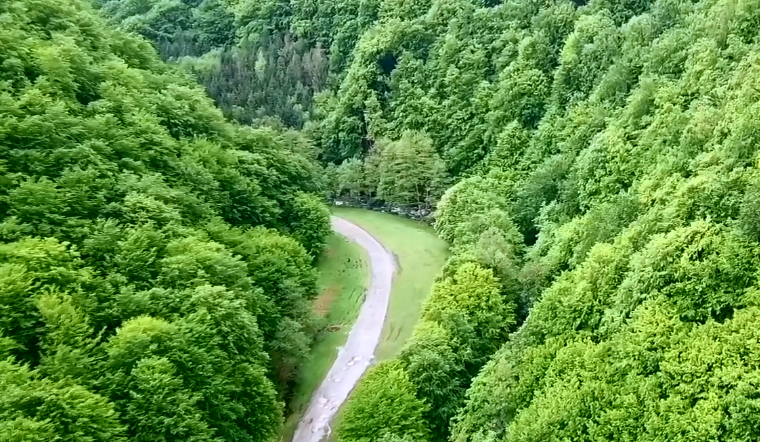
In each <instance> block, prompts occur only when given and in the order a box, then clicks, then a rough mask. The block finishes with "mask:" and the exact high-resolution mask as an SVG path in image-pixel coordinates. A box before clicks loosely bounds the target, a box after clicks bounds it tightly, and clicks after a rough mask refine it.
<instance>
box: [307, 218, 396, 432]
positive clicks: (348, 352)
mask: <svg viewBox="0 0 760 442" xmlns="http://www.w3.org/2000/svg"><path fill="white" fill-rule="evenodd" d="M332 227H333V230H334V231H335V232H337V233H340V234H341V235H343V236H345V237H346V238H348V239H349V240H350V241H353V242H355V243H356V244H358V245H359V246H361V247H362V248H363V249H364V250H366V251H367V255H368V256H369V266H370V269H371V277H370V282H369V288H368V289H367V296H366V298H365V300H364V304H363V305H362V307H361V310H360V311H359V317H358V318H357V319H356V322H355V323H354V326H353V328H352V329H351V332H350V333H349V335H348V339H347V340H346V344H345V345H344V346H343V347H342V348H341V349H340V350H339V351H338V357H337V358H336V359H335V363H333V366H332V367H331V368H330V371H329V372H328V373H327V377H326V378H325V379H324V380H323V381H322V385H320V386H319V388H318V389H317V391H316V392H315V393H314V396H313V397H312V398H311V403H310V404H309V408H307V409H306V413H304V416H303V418H302V419H301V421H300V422H298V427H297V428H296V431H295V434H294V435H293V442H319V441H320V440H321V439H322V438H324V437H326V436H327V435H329V434H330V431H331V429H330V422H331V421H332V418H333V417H334V416H335V413H336V412H337V411H338V408H339V407H340V406H341V404H343V402H344V401H345V400H346V398H348V395H349V393H351V390H352V389H353V388H354V386H355V385H356V383H357V382H358V381H359V378H361V376H362V374H364V371H365V370H367V367H368V366H369V365H370V364H371V363H372V362H373V361H374V358H375V356H374V355H375V347H377V344H378V342H380V333H381V332H382V330H383V322H384V321H385V313H386V311H387V310H388V300H389V298H390V294H391V284H392V282H393V273H394V271H395V268H396V267H395V263H394V260H393V255H391V253H390V252H388V251H387V250H385V248H383V246H382V245H381V244H380V243H379V242H377V240H376V239H375V238H373V237H372V236H371V235H370V234H369V233H367V232H365V231H364V230H362V229H361V228H360V227H359V226H357V225H355V224H352V223H350V222H348V221H346V220H344V219H341V218H338V217H335V216H334V217H332Z"/></svg>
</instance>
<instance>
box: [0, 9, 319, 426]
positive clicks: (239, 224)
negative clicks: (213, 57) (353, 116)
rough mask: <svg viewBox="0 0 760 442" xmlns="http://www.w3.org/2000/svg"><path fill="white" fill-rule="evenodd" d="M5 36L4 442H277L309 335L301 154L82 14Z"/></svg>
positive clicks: (311, 237) (52, 15)
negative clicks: (241, 121) (234, 117)
mask: <svg viewBox="0 0 760 442" xmlns="http://www.w3.org/2000/svg"><path fill="white" fill-rule="evenodd" d="M0 23H1V24H0V66H2V67H1V68H0V440H3V441H54V440H55V441H118V440H141V441H168V440H183V441H211V440H215V441H216V440H230V441H232V440H234V441H268V440H271V439H272V438H273V437H275V435H276V433H277V431H278V430H279V427H280V425H281V421H282V415H283V412H284V410H283V401H284V400H285V399H287V397H288V396H289V394H290V389H291V388H292V385H293V382H295V381H296V380H297V379H295V378H294V376H295V374H294V373H296V371H295V368H296V367H297V365H298V364H299V363H300V361H301V360H302V358H303V357H304V356H305V355H306V353H307V351H308V348H309V345H310V343H311V340H312V338H313V336H314V334H315V333H316V332H317V331H318V328H319V327H320V324H318V323H317V322H316V321H315V319H314V317H313V316H312V313H311V311H310V304H309V300H310V299H311V298H312V297H313V296H314V295H315V291H316V288H315V273H314V269H313V266H312V261H313V258H314V257H315V256H317V255H318V254H319V253H320V251H321V249H322V247H323V246H324V241H325V236H326V234H327V233H329V212H328V210H327V208H326V206H325V205H324V204H323V203H322V202H321V199H320V198H319V197H318V196H316V194H315V192H319V191H320V189H321V188H322V186H323V183H322V178H321V168H320V166H318V165H317V163H316V161H315V153H314V152H313V149H312V148H311V147H310V144H309V143H308V142H306V140H305V139H304V138H303V137H302V136H300V135H299V134H296V133H292V132H287V131H275V130H274V129H267V128H260V129H254V128H250V127H242V126H238V125H235V124H231V123H229V122H227V121H226V120H225V119H224V118H223V116H222V113H221V112H220V111H219V110H217V109H216V108H215V107H214V106H213V104H212V102H211V100H210V99H208V98H207V97H206V95H205V93H204V91H203V90H202V89H201V88H200V87H198V86H197V85H196V84H194V82H193V81H192V80H191V79H189V78H188V76H187V75H185V74H182V73H180V72H179V71H178V70H177V69H176V68H174V67H170V66H168V65H166V64H165V63H164V62H162V61H161V60H160V59H159V57H158V55H157V53H156V51H155V49H154V48H153V47H152V45H151V44H150V43H148V42H147V41H146V40H144V39H142V38H141V37H137V36H135V35H130V34H127V33H124V32H122V31H117V30H114V29H113V28H111V27H109V26H107V25H106V22H105V20H104V19H103V18H101V17H100V16H99V15H98V13H97V12H96V11H95V10H94V9H93V7H92V5H90V4H89V2H87V1H85V0H66V1H61V0H34V1H31V0H13V1H11V0H8V1H3V2H0Z"/></svg>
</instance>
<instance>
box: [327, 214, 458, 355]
mask: <svg viewBox="0 0 760 442" xmlns="http://www.w3.org/2000/svg"><path fill="white" fill-rule="evenodd" d="M333 213H334V214H335V215H336V216H339V217H341V218H343V219H345V220H347V221H350V222H352V223H354V224H356V225H357V226H359V227H361V228H363V229H364V230H366V231H367V232H368V233H369V234H370V235H372V236H374V237H375V239H377V240H378V241H379V242H380V244H382V245H383V246H384V247H385V248H386V249H388V250H390V251H391V253H393V255H394V256H395V257H396V265H397V269H396V276H395V279H394V281H393V290H392V292H391V299H390V305H389V306H388V316H387V317H386V319H385V326H384V329H383V334H382V337H381V340H380V344H379V345H378V348H377V350H376V352H375V354H376V356H377V359H378V360H384V359H388V358H390V357H393V356H395V355H396V354H397V353H398V352H399V350H401V348H402V347H403V346H404V343H405V342H406V340H407V339H408V338H409V336H411V333H412V329H413V328H414V325H415V324H416V323H417V321H418V320H419V318H420V311H421V309H422V304H423V302H424V300H425V298H426V297H427V295H428V292H429V291H430V287H431V286H432V285H433V281H434V280H435V278H436V276H438V274H439V272H440V271H441V268H442V267H443V264H444V263H445V262H446V259H447V258H448V248H447V245H446V242H444V241H443V240H442V239H440V238H438V236H436V234H435V232H434V231H433V229H432V228H431V227H430V226H428V225H427V224H425V223H423V222H419V221H414V220H410V219H406V218H402V217H399V216H396V215H392V214H388V213H381V212H373V211H370V210H363V209H353V208H342V207H337V208H334V209H333Z"/></svg>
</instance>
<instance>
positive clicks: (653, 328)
mask: <svg viewBox="0 0 760 442" xmlns="http://www.w3.org/2000/svg"><path fill="white" fill-rule="evenodd" d="M425 8H427V11H426V12H420V11H423V10H425ZM758 24H760V8H758V5H757V3H756V2H752V1H718V0H702V1H693V2H690V1H681V0H653V1H623V2H615V1H606V0H592V1H589V2H582V1H575V2H571V1H564V0H557V1H548V2H530V1H522V0H510V1H504V2H487V1H468V0H463V1H456V0H455V1H443V0H441V1H433V2H431V3H430V4H429V5H428V4H422V3H415V4H411V3H408V2H407V3H403V2H401V3H400V2H396V1H393V2H384V3H383V5H382V6H381V7H380V15H379V16H378V19H377V21H376V22H375V23H374V24H373V26H372V27H371V28H369V29H368V30H367V31H366V32H365V33H364V34H363V35H362V36H361V37H360V38H359V40H358V43H357V45H356V47H355V49H354V51H353V55H352V58H351V63H350V64H349V65H348V66H347V69H346V71H345V74H344V75H343V76H342V81H341V83H340V85H339V86H336V87H334V88H333V93H331V94H329V95H326V96H325V99H324V101H323V102H320V105H319V106H318V109H317V114H318V115H320V118H321V120H320V121H319V122H318V124H314V125H312V126H311V127H310V128H309V131H310V132H309V133H310V134H311V135H312V136H313V137H314V140H315V142H316V143H317V144H318V145H319V147H320V149H321V150H322V152H323V157H324V158H325V159H327V160H329V161H332V162H334V163H336V164H341V162H343V163H342V165H341V166H336V178H335V181H336V183H337V186H338V188H339V189H340V190H342V191H343V192H345V193H346V194H350V195H352V196H354V195H359V196H361V195H369V196H374V195H373V194H372V192H373V190H372V189H376V188H377V187H376V185H377V182H378V179H379V178H380V176H381V175H380V173H379V169H376V168H374V163H372V160H371V159H372V158H373V157H374V149H375V146H376V145H377V144H378V140H381V139H392V140H397V139H401V138H402V136H403V134H404V133H407V132H408V131H418V132H420V133H425V134H426V135H427V136H428V137H429V138H430V140H431V142H432V146H433V148H434V150H435V152H436V153H437V154H438V155H440V157H441V158H442V159H443V161H444V162H445V164H446V169H447V172H448V173H449V175H450V176H453V177H456V180H457V181H458V182H457V183H456V184H454V186H453V187H451V188H449V189H448V190H447V191H446V192H445V193H444V194H443V196H442V198H441V199H440V200H439V202H438V205H437V212H436V224H435V226H436V230H437V231H438V233H439V235H440V236H441V237H442V238H444V239H446V240H447V241H448V242H449V244H450V245H451V248H452V251H453V252H454V256H453V257H452V258H451V260H450V261H449V263H448V264H447V265H446V266H445V268H444V270H443V275H442V277H441V281H442V282H441V283H440V284H444V286H445V285H446V284H448V285H449V286H451V287H456V289H452V290H448V291H441V290H442V288H441V287H444V286H441V285H437V286H436V288H435V289H434V290H433V293H432V294H431V297H430V303H438V302H440V301H441V300H444V299H445V300H446V301H445V302H444V304H447V303H448V302H449V301H450V300H451V299H457V298H456V295H462V296H465V294H467V293H473V294H477V296H475V297H473V299H484V298H483V296H486V295H485V294H486V293H490V291H489V290H486V289H485V287H486V286H488V284H487V283H486V282H485V281H484V280H480V282H478V283H477V285H481V284H483V285H484V286H483V287H482V288H481V289H482V290H481V289H479V290H474V291H473V290H470V285H469V284H463V283H459V282H458V281H459V278H461V276H458V275H459V272H462V271H464V270H463V269H469V270H468V271H470V270H472V269H473V268H476V269H481V270H485V269H487V270H488V271H491V272H493V273H492V275H496V276H497V277H498V293H499V295H500V296H501V298H502V302H503V303H504V304H503V305H510V304H514V305H516V306H517V310H516V315H517V320H518V322H520V323H521V325H520V327H519V329H517V330H516V331H514V333H513V334H511V335H509V336H507V335H506V334H504V333H505V330H509V327H508V324H509V322H508V321H506V322H504V323H503V324H500V325H498V326H497V325H495V323H494V322H488V321H486V322H488V323H490V324H491V325H490V326H488V328H489V332H491V333H494V336H498V339H494V340H493V341H491V342H493V345H491V346H490V347H489V349H488V350H484V353H488V352H491V351H495V345H496V344H495V343H497V342H499V343H501V342H504V345H503V346H502V348H501V349H499V350H498V351H495V353H493V354H485V355H483V354H480V355H478V354H477V352H474V351H471V350H472V349H473V348H475V347H468V349H469V350H470V352H467V351H465V352H461V351H460V348H461V347H460V346H462V345H463V343H469V342H473V341H472V339H474V338H475V336H476V335H477V334H478V333H483V330H482V329H479V328H475V329H472V330H469V331H468V324H469V322H468V321H471V320H473V319H472V318H467V317H466V313H465V312H466V311H467V307H466V306H465V304H462V307H461V308H463V310H461V311H458V313H457V314H448V316H446V315H439V316H440V317H441V318H445V321H444V322H441V323H435V324H434V323H431V322H430V320H431V318H430V317H429V314H430V313H429V312H432V311H435V309H428V310H426V313H425V317H424V318H423V322H422V323H421V325H420V328H419V331H418V332H416V333H415V337H414V339H413V340H412V342H410V343H409V347H408V348H407V350H406V352H405V353H404V354H403V355H402V356H401V360H402V361H403V364H402V365H403V366H404V367H405V369H406V370H407V371H408V372H409V373H410V379H411V380H412V382H415V383H416V382H417V379H421V380H422V379H424V381H421V382H420V383H419V385H417V395H418V397H420V398H424V399H425V400H427V401H428V402H429V403H430V404H431V411H430V412H429V413H428V416H427V422H428V423H429V424H430V430H431V433H432V434H434V437H436V438H437V439H441V440H443V439H444V438H447V437H450V438H452V440H455V441H457V442H465V441H472V442H485V441H495V440H503V441H518V440H519V441H545V440H573V441H576V440H577V441H583V440H751V439H753V438H757V437H758V434H760V433H759V432H760V429H759V428H760V427H758V426H757V423H756V422H755V420H754V419H752V418H750V417H749V416H750V415H751V413H752V412H750V411H749V410H754V409H755V408H754V407H755V401H756V397H757V388H756V385H755V381H754V380H755V378H757V376H758V368H759V367H758V365H757V360H758V355H757V352H756V348H755V346H754V344H752V342H754V338H753V337H751V336H754V333H755V331H756V330H757V329H758V323H757V320H756V316H757V311H756V310H757V306H756V302H757V275H758V273H757V272H758V270H760V268H759V267H758V264H760V263H759V262H758V261H757V258H756V254H757V248H758V245H759V243H758V240H759V239H760V236H759V234H758V231H759V230H758V228H757V225H758V222H757V221H758V219H757V212H758V208H757V203H758V201H759V200H758V191H757V188H758V187H757V183H758V178H757V177H758V174H757V166H758V155H757V145H758V142H759V141H760V136H759V134H760V131H758V127H760V126H758V121H760V120H758V116H757V115H758V109H760V104H758V103H760V95H758V93H757V83H758V79H760V71H759V70H758V56H759V55H760V40H758V37H757V32H754V31H756V29H757V26H758ZM346 160H347V161H346ZM344 161H345V162H344ZM373 185H374V186H375V187H373ZM442 293H448V295H447V296H443V295H442ZM487 298H488V296H486V299H487ZM455 310H458V308H457V309H455ZM491 311H495V310H493V309H491ZM434 319H435V320H437V318H434ZM478 337H479V338H483V337H484V336H483V335H480V336H478ZM743 339H747V343H746V345H744V344H739V342H740V341H741V340H743ZM467 345H470V344H467ZM742 345H744V347H742ZM479 358H482V359H479ZM489 358H490V361H489V362H488V363H487V364H486V365H485V368H484V369H483V371H482V372H480V373H478V372H477V371H476V372H471V374H472V375H473V376H474V375H477V377H476V378H475V380H474V381H473V384H472V387H470V388H469V391H468V392H467V394H466V399H465V398H464V396H463V394H464V393H463V390H464V389H467V388H468V386H469V384H470V379H469V378H468V377H467V375H464V374H462V373H464V372H468V370H469V368H468V364H473V362H475V363H474V366H475V367H478V368H479V365H478V362H480V363H482V362H484V361H485V359H489ZM462 407H463V408H462ZM452 416H455V417H453V419H452ZM447 425H451V427H450V429H451V431H450V432H449V431H448V428H447Z"/></svg>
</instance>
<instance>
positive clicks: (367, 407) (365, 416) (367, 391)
mask: <svg viewBox="0 0 760 442" xmlns="http://www.w3.org/2000/svg"><path fill="white" fill-rule="evenodd" d="M427 410H428V405H427V404H425V402H424V401H422V400H420V399H417V398H416V397H415V388H414V384H412V382H411V381H410V380H409V376H408V374H407V373H406V372H405V371H404V370H403V369H402V368H401V367H399V366H398V364H397V363H395V362H390V363H383V364H381V365H379V366H377V367H374V368H372V369H371V370H370V372H369V373H368V374H367V376H366V378H365V379H364V380H363V381H362V383H361V384H360V385H359V386H358V387H357V388H356V390H355V391H354V392H353V394H352V396H351V398H350V399H349V400H348V402H347V403H346V406H345V409H344V410H343V412H342V416H341V424H340V425H339V426H338V428H337V433H338V440H339V441H341V442H350V441H357V442H370V441H375V440H381V439H384V438H388V437H401V438H404V437H409V438H411V439H412V440H415V441H425V440H428V439H429V434H428V430H427V426H426V424H425V418H424V414H425V412H426V411H427Z"/></svg>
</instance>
